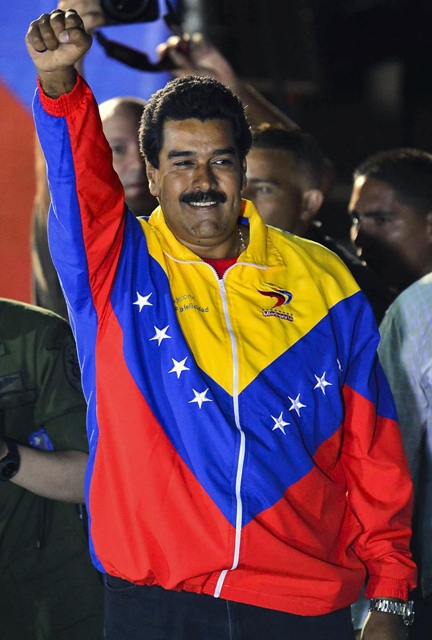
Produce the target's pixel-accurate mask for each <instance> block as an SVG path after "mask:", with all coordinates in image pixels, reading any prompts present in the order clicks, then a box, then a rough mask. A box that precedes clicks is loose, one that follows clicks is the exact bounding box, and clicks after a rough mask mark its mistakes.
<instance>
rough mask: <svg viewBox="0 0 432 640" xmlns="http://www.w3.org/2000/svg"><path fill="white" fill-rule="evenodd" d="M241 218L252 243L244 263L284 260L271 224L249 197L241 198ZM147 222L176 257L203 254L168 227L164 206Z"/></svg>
mask: <svg viewBox="0 0 432 640" xmlns="http://www.w3.org/2000/svg"><path fill="white" fill-rule="evenodd" d="M239 222H242V223H244V224H247V225H249V245H248V247H247V249H246V251H244V252H243V253H242V255H241V259H240V260H239V261H238V262H239V263H241V264H254V265H257V266H264V267H278V266H282V265H283V264H284V260H283V258H282V256H281V254H280V253H279V251H278V249H277V248H276V247H275V245H274V244H273V242H272V240H271V232H270V233H269V231H270V228H269V227H268V226H267V225H265V224H264V222H263V220H262V218H261V216H260V215H259V213H258V211H257V210H256V209H255V207H254V205H253V204H252V202H251V201H250V200H244V199H243V200H242V209H241V212H240V215H239ZM148 223H149V225H150V226H151V227H153V228H154V229H155V230H157V231H158V232H159V234H160V236H161V237H160V241H161V244H162V249H163V251H164V252H165V253H168V254H169V255H171V256H172V257H174V258H175V259H176V260H181V261H185V262H197V261H198V262H199V261H201V258H200V257H199V256H197V255H196V253H194V252H193V251H191V250H190V249H188V248H187V247H185V246H184V245H183V244H182V243H181V242H179V241H178V240H177V238H176V237H175V236H174V234H173V233H172V232H171V231H170V229H169V228H168V226H167V224H166V222H165V218H164V214H163V211H162V209H161V207H157V208H156V209H155V210H154V211H153V213H152V214H151V216H150V218H149V220H148Z"/></svg>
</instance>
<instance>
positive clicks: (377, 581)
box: [365, 576, 415, 600]
mask: <svg viewBox="0 0 432 640" xmlns="http://www.w3.org/2000/svg"><path fill="white" fill-rule="evenodd" d="M414 587H415V584H413V585H410V584H408V582H407V581H406V580H396V579H394V578H383V577H382V576H370V577H369V580H368V583H367V586H366V593H365V595H366V598H368V599H369V600H370V599H371V598H399V599H400V600H408V597H409V591H410V589H413V588H414Z"/></svg>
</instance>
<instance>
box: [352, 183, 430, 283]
mask: <svg viewBox="0 0 432 640" xmlns="http://www.w3.org/2000/svg"><path fill="white" fill-rule="evenodd" d="M349 213H350V215H351V218H352V220H353V225H352V228H351V238H352V240H353V241H354V244H355V245H356V247H357V249H358V251H357V254H358V255H359V256H361V258H362V259H363V260H365V262H366V263H367V264H368V265H369V267H370V268H371V269H373V271H375V272H376V273H377V274H378V275H379V276H381V278H382V279H383V280H384V281H385V282H387V284H388V285H390V286H392V287H395V288H397V289H398V290H399V291H402V290H403V289H405V288H406V287H407V286H409V285H410V284H412V283H413V282H415V280H417V279H418V278H420V277H421V276H422V275H424V273H427V269H426V271H425V266H426V263H427V262H428V261H429V260H430V258H429V252H430V240H429V234H428V222H427V219H426V218H424V217H422V216H421V215H420V214H418V213H416V211H415V210H414V209H413V208H412V207H410V206H408V205H406V204H402V203H401V202H400V201H398V199H397V194H396V192H395V191H394V189H392V187H390V186H389V185H388V184H387V183H386V182H383V181H381V180H376V179H374V178H367V179H366V178H365V177H364V176H360V177H358V178H357V179H356V181H355V183H354V188H353V192H352V195H351V201H350V203H349Z"/></svg>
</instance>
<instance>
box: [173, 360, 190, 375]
mask: <svg viewBox="0 0 432 640" xmlns="http://www.w3.org/2000/svg"><path fill="white" fill-rule="evenodd" d="M171 360H172V361H173V364H174V366H173V368H172V369H171V370H170V371H168V373H176V374H177V379H178V378H180V376H181V374H182V373H183V371H190V369H189V367H186V366H185V362H186V360H187V356H186V358H185V359H184V360H182V361H181V362H177V360H174V358H171Z"/></svg>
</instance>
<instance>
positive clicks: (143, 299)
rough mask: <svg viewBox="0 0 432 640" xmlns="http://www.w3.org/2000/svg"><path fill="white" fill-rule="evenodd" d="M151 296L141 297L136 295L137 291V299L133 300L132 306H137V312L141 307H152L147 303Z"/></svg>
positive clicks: (138, 294)
mask: <svg viewBox="0 0 432 640" xmlns="http://www.w3.org/2000/svg"><path fill="white" fill-rule="evenodd" d="M150 296H151V293H149V294H148V296H142V295H141V294H140V293H138V291H137V299H136V300H135V302H134V304H137V305H138V306H139V310H140V311H142V308H143V307H152V306H153V305H152V303H151V302H149V298H150Z"/></svg>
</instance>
